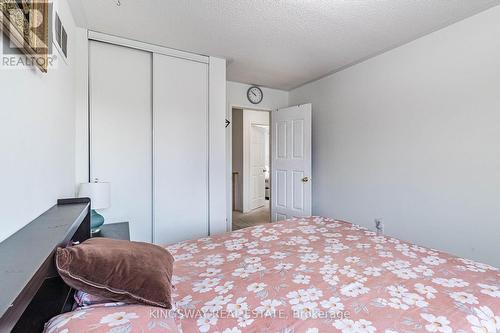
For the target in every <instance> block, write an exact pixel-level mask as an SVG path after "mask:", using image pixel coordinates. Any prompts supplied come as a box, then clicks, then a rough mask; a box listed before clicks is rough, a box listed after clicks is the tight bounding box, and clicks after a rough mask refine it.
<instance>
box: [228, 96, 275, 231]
mask: <svg viewBox="0 0 500 333" xmlns="http://www.w3.org/2000/svg"><path fill="white" fill-rule="evenodd" d="M233 109H242V110H252V111H264V112H269V145H271V137H272V133H273V131H272V126H271V123H272V117H273V112H274V111H275V110H273V109H270V108H259V107H254V106H251V107H248V106H243V105H238V104H229V109H228V112H227V119H228V120H229V121H230V122H231V123H230V126H228V127H227V129H228V131H227V132H226V135H227V138H228V140H227V147H226V168H227V169H226V170H227V172H226V193H227V195H226V230H227V231H233V186H232V182H233ZM269 154H271V149H269ZM269 169H270V170H269V172H270V174H272V172H271V171H272V169H273V165H272V159H271V156H269ZM269 180H271V175H270V176H269ZM269 195H270V196H271V193H270V194H269ZM271 200H272V197H270V198H269V201H271ZM269 219H270V220H271V214H270V213H269Z"/></svg>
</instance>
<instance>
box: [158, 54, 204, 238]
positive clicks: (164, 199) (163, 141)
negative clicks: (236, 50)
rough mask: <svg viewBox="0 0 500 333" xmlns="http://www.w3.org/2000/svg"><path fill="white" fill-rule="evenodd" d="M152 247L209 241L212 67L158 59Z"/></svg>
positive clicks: (161, 56)
mask: <svg viewBox="0 0 500 333" xmlns="http://www.w3.org/2000/svg"><path fill="white" fill-rule="evenodd" d="M153 68H154V70H153V76H154V80H153V81H154V84H153V85H154V94H153V95H154V97H153V100H154V103H153V118H154V121H153V123H154V144H153V146H154V148H153V151H154V155H153V156H154V163H153V169H154V171H153V173H154V177H153V179H154V190H153V191H154V242H155V243H157V244H171V243H175V242H179V241H183V240H187V239H194V238H199V237H204V236H207V235H208V65H207V64H205V63H200V62H195V61H190V60H185V59H179V58H174V57H169V56H164V55H160V54H154V58H153Z"/></svg>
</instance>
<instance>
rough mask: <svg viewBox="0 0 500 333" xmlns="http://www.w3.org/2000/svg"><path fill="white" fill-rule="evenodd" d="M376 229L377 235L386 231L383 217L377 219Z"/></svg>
mask: <svg viewBox="0 0 500 333" xmlns="http://www.w3.org/2000/svg"><path fill="white" fill-rule="evenodd" d="M375 230H376V231H377V235H381V234H383V233H384V223H383V222H382V220H381V219H375Z"/></svg>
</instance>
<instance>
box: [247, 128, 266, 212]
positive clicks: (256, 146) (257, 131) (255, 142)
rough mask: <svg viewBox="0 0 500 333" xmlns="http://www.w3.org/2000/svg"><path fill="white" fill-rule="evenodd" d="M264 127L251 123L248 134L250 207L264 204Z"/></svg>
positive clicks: (253, 207)
mask: <svg viewBox="0 0 500 333" xmlns="http://www.w3.org/2000/svg"><path fill="white" fill-rule="evenodd" d="M265 136H266V129H265V128H264V127H263V126H259V125H255V124H254V125H252V127H251V134H250V140H251V142H250V163H251V164H250V172H251V175H250V177H251V179H250V189H251V195H250V199H251V200H250V209H256V208H259V207H262V206H264V204H265V200H266V186H265V185H266V178H265V174H266V148H265V144H266V138H265Z"/></svg>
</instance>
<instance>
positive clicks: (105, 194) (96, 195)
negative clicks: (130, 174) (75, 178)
mask: <svg viewBox="0 0 500 333" xmlns="http://www.w3.org/2000/svg"><path fill="white" fill-rule="evenodd" d="M78 196H79V197H80V198H90V200H91V208H92V209H104V208H108V207H109V206H110V201H111V200H110V186H109V183H97V182H96V183H81V184H80V188H79V190H78Z"/></svg>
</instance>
